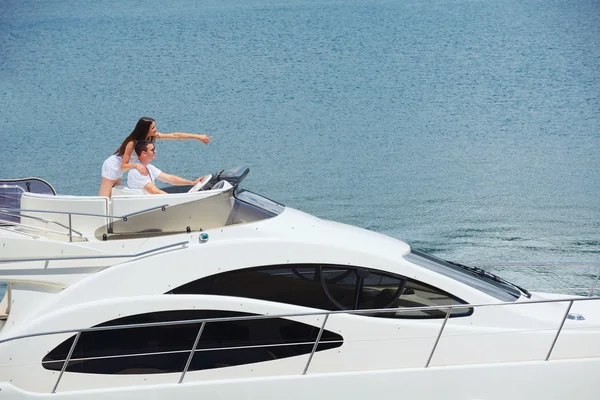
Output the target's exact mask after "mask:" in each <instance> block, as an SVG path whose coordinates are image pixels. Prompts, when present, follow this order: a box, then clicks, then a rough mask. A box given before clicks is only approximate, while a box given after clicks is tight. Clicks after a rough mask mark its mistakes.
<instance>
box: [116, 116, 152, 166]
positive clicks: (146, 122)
mask: <svg viewBox="0 0 600 400" xmlns="http://www.w3.org/2000/svg"><path fill="white" fill-rule="evenodd" d="M153 122H154V119H152V118H150V117H142V118H140V120H139V121H138V122H137V124H135V128H133V131H132V132H131V133H130V134H129V136H127V137H126V138H125V140H124V141H123V143H121V147H119V149H118V150H117V151H115V154H116V155H118V156H121V157H122V156H123V154H125V147H127V143H129V142H137V141H138V140H146V135H147V134H148V130H149V129H150V125H152V123H153ZM150 141H151V142H154V138H152V140H150Z"/></svg>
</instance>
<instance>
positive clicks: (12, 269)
mask: <svg viewBox="0 0 600 400" xmlns="http://www.w3.org/2000/svg"><path fill="white" fill-rule="evenodd" d="M247 173H248V170H247V169H244V168H237V169H232V170H228V171H222V172H221V173H220V174H215V176H214V177H212V179H211V180H210V181H207V182H206V186H205V187H204V190H199V191H197V190H198V189H202V188H198V187H196V188H192V189H193V190H192V191H191V192H190V193H171V194H167V195H153V196H146V195H143V194H140V193H135V192H128V191H127V190H115V192H114V195H113V197H111V198H110V199H109V198H104V197H97V196H89V197H85V196H64V195H56V194H55V192H54V190H53V189H52V187H51V186H50V185H49V184H47V183H45V182H43V181H42V180H39V179H35V178H32V179H25V180H19V181H3V182H1V184H0V193H1V194H2V196H4V197H3V199H4V200H3V202H2V204H3V206H2V207H0V218H1V219H3V222H2V224H3V225H1V226H0V228H1V229H0V249H1V253H0V281H3V282H8V288H7V294H6V296H5V297H4V300H3V302H2V304H1V305H2V309H1V310H0V311H4V310H6V311H5V313H4V317H3V319H2V320H0V397H5V398H9V399H42V398H53V399H56V398H65V399H67V398H69V399H73V398H77V399H86V400H87V399H106V398H111V399H148V398H166V397H167V396H169V397H170V398H172V399H185V400H187V399H197V398H203V397H204V398H222V399H238V398H262V399H279V398H282V397H286V398H288V399H302V400H304V399H306V398H311V399H314V398H318V399H334V398H344V399H362V398H365V397H375V396H382V397H383V396H386V397H389V396H397V397H408V398H412V399H431V398H444V399H456V400H458V399H482V400H483V399H485V400H496V399H498V400H499V399H507V398H511V399H525V398H527V399H531V398H573V399H575V398H576V399H596V398H597V396H598V394H597V393H598V389H597V387H596V384H595V378H596V376H597V374H598V371H600V346H599V345H598V343H599V342H600V299H598V298H596V297H592V294H593V291H594V289H595V288H594V287H592V289H591V291H590V296H588V297H583V296H581V297H580V296H564V295H556V294H547V293H537V292H529V291H528V290H526V289H525V288H522V287H519V286H518V285H515V284H513V283H510V282H508V281H506V280H504V279H502V278H500V277H499V276H497V275H494V274H492V273H490V272H489V271H485V270H482V269H479V268H474V267H469V266H465V265H460V264H456V263H452V262H448V261H444V260H441V259H438V258H436V257H433V256H430V255H427V254H425V253H422V252H420V251H417V250H415V249H412V248H411V247H410V246H409V245H408V244H406V243H404V242H401V241H399V240H395V239H392V238H389V237H386V236H384V235H381V234H378V233H375V232H371V231H367V230H364V229H359V228H356V227H352V226H348V225H344V224H341V223H336V222H331V221H327V220H323V219H320V218H317V217H314V216H311V215H309V214H306V213H303V212H301V211H298V210H295V209H292V208H289V207H285V206H283V205H281V204H279V203H277V202H275V201H272V200H269V199H268V198H266V197H264V196H261V195H258V194H256V193H252V192H250V191H247V190H243V189H241V187H240V185H239V183H240V182H241V180H242V179H243V178H244V177H245V176H246V174H247ZM226 182H229V184H228V183H226ZM169 191H176V188H169ZM597 279H598V278H597V277H596V281H597Z"/></svg>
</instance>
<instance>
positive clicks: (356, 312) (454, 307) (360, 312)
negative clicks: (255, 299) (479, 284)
mask: <svg viewBox="0 0 600 400" xmlns="http://www.w3.org/2000/svg"><path fill="white" fill-rule="evenodd" d="M584 301H600V297H567V298H562V299H551V300H534V301H521V302H510V303H483V304H460V305H452V306H429V307H409V308H404V307H403V308H385V309H374V310H341V311H318V312H306V313H287V314H274V315H253V316H240V317H222V318H209V319H206V318H205V319H191V320H180V321H165V322H149V323H139V324H127V325H113V326H99V327H93V328H76V329H65V330H58V331H47V332H39V333H33V334H27V335H20V336H14V337H9V338H5V339H1V340H0V345H2V344H3V343H7V342H12V341H16V340H23V339H27V338H34V337H40V336H49V335H59V334H65V333H74V334H75V339H74V341H73V343H72V345H71V347H70V349H69V352H68V354H67V356H66V358H65V359H64V361H63V363H62V368H61V371H60V373H59V375H58V377H57V379H56V382H55V383H54V386H53V388H52V393H55V392H56V390H57V388H58V385H59V383H60V381H61V379H62V376H63V374H64V372H65V371H66V369H67V366H68V365H69V362H71V361H82V360H86V361H87V360H100V359H105V358H122V357H135V356H142V355H148V353H138V354H123V355H114V356H108V357H106V356H105V357H88V358H85V359H73V358H72V355H73V352H74V350H75V348H76V346H77V343H78V341H79V339H80V337H81V335H82V334H83V333H87V332H97V331H111V330H117V329H135V328H145V327H157V326H177V325H187V324H200V328H199V330H198V333H197V335H196V338H195V340H194V344H193V346H192V347H191V349H189V350H183V351H167V352H160V353H159V354H161V355H166V354H175V353H181V352H189V356H188V357H187V360H186V363H185V366H184V368H183V370H182V371H181V374H180V375H178V376H179V379H178V383H183V380H184V378H185V375H186V373H187V371H188V369H189V366H190V364H191V361H192V358H193V357H194V354H195V353H196V352H197V351H201V350H199V349H197V346H198V343H199V341H200V338H201V337H202V333H203V332H204V330H205V327H206V325H207V324H211V323H217V322H231V321H249V320H261V319H262V320H264V319H276V318H297V317H310V316H324V317H325V318H324V319H323V323H322V324H321V326H320V327H319V332H318V334H317V337H316V339H315V340H314V342H313V341H308V342H302V343H286V344H285V345H287V346H293V345H297V344H312V351H311V352H310V355H309V357H308V360H307V362H306V364H305V365H304V368H303V370H302V373H301V374H302V375H306V373H307V371H308V369H309V367H310V365H311V362H312V359H313V356H314V354H315V352H316V350H317V347H318V346H319V344H320V343H326V342H321V337H322V334H323V332H324V330H325V327H326V325H327V322H328V320H329V317H330V316H333V315H341V314H352V315H374V314H378V313H390V312H394V313H407V312H415V311H423V312H427V311H434V310H444V311H446V315H445V318H444V320H443V322H442V324H441V327H440V329H439V330H438V332H437V335H436V339H435V342H434V344H433V346H432V347H431V349H430V351H429V356H428V358H427V361H426V363H425V364H424V365H423V368H429V366H430V364H431V360H432V358H433V356H434V354H435V352H436V349H437V347H438V344H439V342H440V339H441V338H442V335H443V333H444V329H445V327H446V325H447V322H448V319H449V317H450V315H451V314H452V312H453V311H454V310H459V309H475V308H484V307H519V306H525V305H531V304H548V303H567V308H566V310H565V312H564V314H563V316H562V318H561V320H560V325H559V327H558V329H557V330H556V333H555V335H554V338H553V340H552V343H551V344H550V347H549V348H548V351H547V353H546V356H545V358H544V361H549V360H550V357H551V355H552V351H553V350H554V347H555V345H556V342H557V340H558V338H559V336H560V334H561V332H562V330H563V327H564V324H565V321H566V320H567V319H576V316H575V315H572V314H570V311H571V307H572V306H573V303H576V302H584ZM271 346H272V345H259V346H238V347H233V348H232V347H227V349H229V350H236V349H248V348H261V347H271ZM218 349H219V348H208V349H203V350H202V351H209V350H218ZM57 361H61V360H57Z"/></svg>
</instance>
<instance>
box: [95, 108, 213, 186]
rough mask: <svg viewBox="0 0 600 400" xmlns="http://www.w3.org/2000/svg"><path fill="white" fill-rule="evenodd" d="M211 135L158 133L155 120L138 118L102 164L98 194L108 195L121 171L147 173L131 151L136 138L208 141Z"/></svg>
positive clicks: (120, 176) (117, 182)
mask: <svg viewBox="0 0 600 400" xmlns="http://www.w3.org/2000/svg"><path fill="white" fill-rule="evenodd" d="M212 138H213V136H206V135H197V134H191V133H183V132H173V133H160V132H157V131H156V122H154V119H152V118H149V117H143V118H140V120H139V121H138V122H137V124H136V125H135V128H134V129H133V132H131V133H130V134H129V136H127V138H126V139H125V140H124V141H123V143H121V146H120V147H119V149H118V150H117V151H115V154H113V155H112V156H110V157H108V158H107V159H106V161H104V163H103V164H102V183H101V184H100V192H99V193H98V195H99V196H106V197H110V195H111V192H112V188H113V186H115V185H118V184H120V183H121V178H122V176H123V172H125V171H129V170H130V169H132V168H136V169H137V170H138V171H140V173H141V174H142V175H148V170H147V169H146V167H144V166H143V165H142V164H140V163H137V162H136V161H137V155H136V154H135V152H134V151H133V148H134V146H135V142H136V141H138V140H150V141H152V142H154V141H155V140H156V139H161V140H183V139H197V140H200V141H201V142H202V143H205V144H208V143H210V139H212Z"/></svg>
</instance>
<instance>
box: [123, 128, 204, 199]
mask: <svg viewBox="0 0 600 400" xmlns="http://www.w3.org/2000/svg"><path fill="white" fill-rule="evenodd" d="M135 153H136V154H137V156H138V162H139V163H140V164H142V165H143V166H144V167H146V170H148V173H149V174H148V175H142V173H141V172H140V171H138V170H137V169H135V168H133V169H131V170H129V173H128V174H127V187H128V188H130V189H144V190H145V191H146V192H147V193H149V194H166V193H167V192H165V191H163V190H160V189H159V188H157V187H156V185H155V184H154V182H155V181H156V180H157V179H158V180H159V181H163V182H167V183H170V184H171V185H195V184H196V183H198V182H199V181H200V180H201V179H202V178H204V177H203V176H201V177H200V178H198V179H196V180H195V181H190V180H187V179H183V178H180V177H178V176H175V175H170V174H166V173H164V172H162V171H161V170H160V169H158V168H156V167H155V166H154V165H151V164H150V161H152V160H154V159H155V158H156V148H155V147H154V143H152V142H150V141H148V140H140V141H138V142H137V143H136V144H135Z"/></svg>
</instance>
